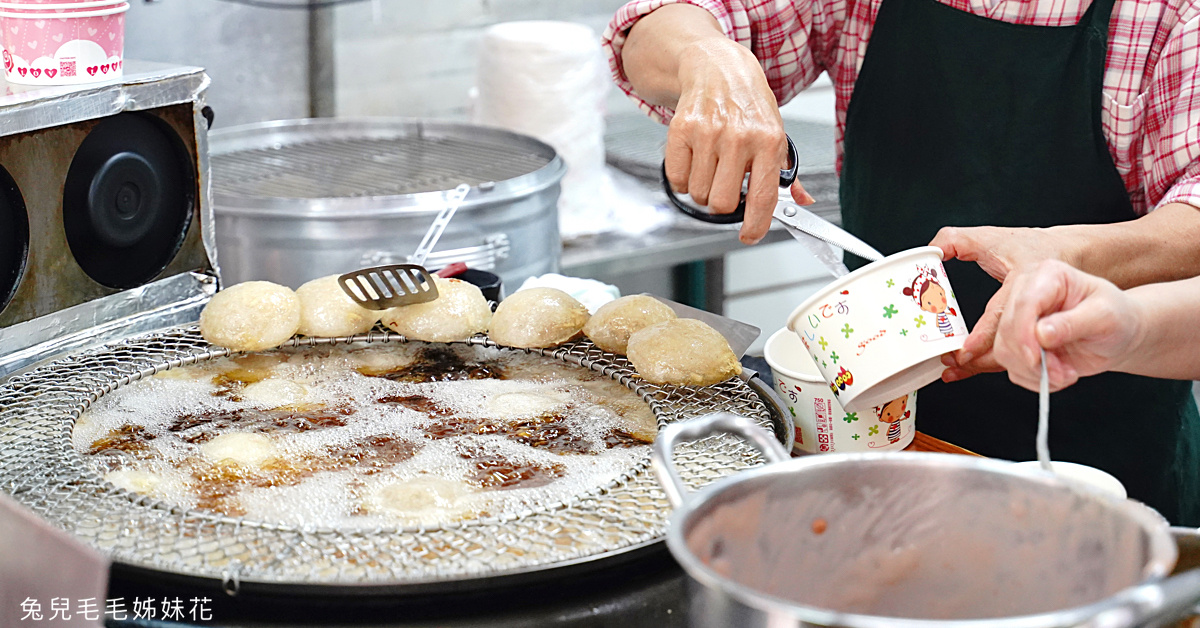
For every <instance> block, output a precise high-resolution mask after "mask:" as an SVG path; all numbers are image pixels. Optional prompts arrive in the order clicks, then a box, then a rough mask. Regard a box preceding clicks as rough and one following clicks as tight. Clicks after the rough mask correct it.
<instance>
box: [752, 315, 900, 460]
mask: <svg viewBox="0 0 1200 628" xmlns="http://www.w3.org/2000/svg"><path fill="white" fill-rule="evenodd" d="M763 357H764V358H766V360H767V364H769V365H770V366H771V371H772V372H773V373H774V375H775V382H774V383H775V390H776V391H778V392H779V395H780V398H781V399H782V400H783V402H784V404H785V405H786V406H787V410H788V412H790V413H791V415H792V418H793V419H794V422H795V424H796V443H795V445H794V446H793V449H792V451H793V452H795V453H797V454H800V453H826V452H854V451H892V450H900V449H904V448H905V447H907V446H908V444H909V443H911V442H912V439H913V437H914V436H915V435H916V429H915V426H914V421H913V414H914V412H915V409H916V403H917V402H916V392H912V393H909V394H907V395H904V396H903V397H900V398H899V399H893V400H891V401H889V402H887V403H886V404H884V405H883V406H880V407H878V408H873V409H868V410H867V411H865V412H862V413H857V412H851V411H847V410H846V409H845V408H843V407H842V406H841V404H839V403H838V401H837V398H836V396H835V395H834V394H833V393H832V391H831V390H830V388H829V385H828V384H826V383H825V381H824V380H823V379H821V373H820V371H818V370H817V367H816V365H814V364H813V363H812V360H811V359H810V358H809V356H808V355H807V351H806V350H805V348H804V344H803V343H802V342H801V341H800V339H799V338H798V337H797V336H796V334H794V333H792V332H791V331H789V330H788V329H781V330H779V331H777V332H775V333H774V334H773V335H772V336H771V337H770V339H768V340H767V344H766V346H764V347H763ZM885 417H886V418H885ZM876 419H878V420H876ZM880 422H882V424H881V423H880ZM902 425H903V428H902Z"/></svg>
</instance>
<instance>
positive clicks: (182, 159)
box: [63, 113, 195, 288]
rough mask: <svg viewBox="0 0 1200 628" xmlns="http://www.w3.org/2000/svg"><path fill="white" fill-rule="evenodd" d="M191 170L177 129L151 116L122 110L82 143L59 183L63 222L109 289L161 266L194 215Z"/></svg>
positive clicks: (79, 254)
mask: <svg viewBox="0 0 1200 628" xmlns="http://www.w3.org/2000/svg"><path fill="white" fill-rule="evenodd" d="M194 201H195V176H194V171H193V169H192V162H191V159H190V158H189V157H188V154H187V151H186V150H185V148H184V146H183V144H182V142H181V141H180V140H179V138H178V137H177V136H176V135H175V132H174V131H173V130H171V129H170V127H168V126H167V125H166V124H164V123H163V122H161V121H160V120H158V119H157V118H154V117H151V116H147V115H142V114H136V113H122V114H119V115H116V116H113V117H111V118H107V119H105V120H104V121H102V122H100V123H99V124H97V125H96V127H95V128H94V129H92V132H91V133H89V134H88V136H87V138H85V139H84V140H83V143H82V144H80V146H79V150H78V151H77V152H76V153H75V158H74V159H73V160H72V161H71V169H70V170H69V171H68V172H67V182H66V185H64V186H63V228H64V229H65V230H66V232H67V243H68V244H69V245H70V246H71V253H72V254H74V255H75V260H76V261H77V262H79V265H80V267H82V268H83V270H84V271H85V272H86V273H87V274H88V276H90V277H91V278H92V279H95V280H96V281H97V282H99V283H102V284H104V285H106V286H109V287H111V288H133V287H136V286H140V285H142V284H144V283H146V282H147V281H149V280H150V279H153V278H154V276H155V275H157V274H158V273H160V272H162V270H163V269H164V268H166V266H167V264H169V263H170V261H171V258H173V257H174V256H175V253H177V252H178V251H179V247H180V246H182V244H183V238H184V235H185V234H186V233H187V229H188V225H189V224H190V222H191V218H192V207H193V203H194Z"/></svg>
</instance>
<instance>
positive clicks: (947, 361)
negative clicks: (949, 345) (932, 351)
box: [942, 353, 958, 366]
mask: <svg viewBox="0 0 1200 628" xmlns="http://www.w3.org/2000/svg"><path fill="white" fill-rule="evenodd" d="M942 366H958V362H957V361H955V359H954V354H953V353H946V354H943V355H942Z"/></svg>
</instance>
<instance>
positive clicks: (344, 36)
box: [334, 0, 624, 119]
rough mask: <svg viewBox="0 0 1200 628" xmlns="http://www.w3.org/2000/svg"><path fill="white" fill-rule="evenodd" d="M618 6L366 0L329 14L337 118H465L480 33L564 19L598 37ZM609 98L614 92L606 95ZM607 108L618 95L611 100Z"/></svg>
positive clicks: (596, 1) (566, 1)
mask: <svg viewBox="0 0 1200 628" xmlns="http://www.w3.org/2000/svg"><path fill="white" fill-rule="evenodd" d="M623 3H624V1H623V0H440V1H434V2H430V1H428V0H372V1H371V2H359V3H351V4H348V5H344V6H341V7H338V8H337V9H336V11H335V17H334V22H335V27H334V29H335V33H336V39H335V45H334V58H335V62H334V63H335V75H336V79H335V80H336V103H337V105H336V106H337V115H339V116H412V117H436V118H453V119H465V118H466V117H467V105H468V103H467V93H468V90H469V89H470V88H471V87H472V85H474V81H475V76H474V75H475V54H476V46H477V44H478V41H479V37H480V35H481V34H482V32H483V29H484V28H486V27H487V26H490V25H492V24H495V23H497V22H505V21H511V20H566V21H572V22H579V23H582V24H586V25H588V26H590V27H592V28H593V29H594V30H595V31H596V34H597V36H599V34H600V33H601V32H602V31H603V30H604V27H605V26H606V25H607V24H608V21H609V19H610V18H611V17H612V14H613V13H614V12H615V11H616V10H617V8H618V7H620V6H621V5H622V4H623ZM612 91H613V92H616V90H615V89H614V90H612ZM610 96H611V100H610V102H611V103H612V105H613V106H622V104H621V103H620V100H621V99H623V96H620V95H619V94H615V93H614V94H610Z"/></svg>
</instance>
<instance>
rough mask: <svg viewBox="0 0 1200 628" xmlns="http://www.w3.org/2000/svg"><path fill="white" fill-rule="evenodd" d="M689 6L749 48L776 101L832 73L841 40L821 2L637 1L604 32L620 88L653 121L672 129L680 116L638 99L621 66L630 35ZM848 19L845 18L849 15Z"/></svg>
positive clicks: (768, 0) (731, 0)
mask: <svg viewBox="0 0 1200 628" xmlns="http://www.w3.org/2000/svg"><path fill="white" fill-rule="evenodd" d="M677 3H685V4H691V5H694V6H698V7H700V8H702V9H705V10H706V11H708V12H709V13H711V14H712V15H713V17H714V18H716V20H717V23H718V24H720V26H721V30H722V31H724V32H725V36H726V37H729V38H730V39H732V40H734V41H736V42H738V43H739V44H742V45H743V46H746V47H747V48H749V49H750V50H751V52H753V53H754V56H755V57H757V58H758V60H759V63H761V64H762V66H763V72H764V73H765V74H766V77H767V82H768V83H769V84H770V86H771V91H773V92H774V93H775V98H776V100H778V101H779V103H780V104H783V103H785V102H787V101H789V100H791V98H792V97H793V96H795V95H796V94H797V93H798V92H799V91H800V90H802V89H804V88H805V87H808V86H809V85H811V84H812V82H813V81H815V80H816V79H817V77H818V76H820V74H821V72H822V71H823V70H824V69H825V68H826V67H827V64H826V63H825V62H824V61H825V58H826V57H827V56H828V55H831V54H832V52H833V51H832V48H833V46H832V44H833V41H834V37H835V36H836V35H835V34H834V33H833V31H834V29H835V28H837V27H838V26H839V25H836V24H835V23H834V22H835V19H834V16H832V15H826V14H823V13H822V12H821V6H819V3H818V2H817V1H816V0H792V1H791V2H787V1H779V0H633V1H632V2H629V3H628V4H626V5H625V6H623V7H621V8H620V9H619V10H617V14H616V15H615V16H614V17H613V19H612V22H610V23H609V25H608V28H607V29H606V30H605V31H604V37H603V45H604V50H605V53H606V54H607V55H608V63H609V67H610V68H611V70H612V74H613V79H614V80H615V81H616V84H617V87H619V88H621V90H622V91H624V92H625V93H626V94H627V95H628V96H629V97H630V99H632V100H633V102H634V103H635V104H637V106H638V108H639V109H641V110H642V111H644V112H646V113H647V114H648V115H649V116H650V117H651V118H653V119H655V120H657V121H659V122H662V123H664V124H665V123H668V122H670V120H671V117H672V116H673V115H674V112H673V111H671V110H670V109H668V108H666V107H659V106H655V105H651V104H650V103H647V102H646V101H644V100H642V99H641V98H639V97H638V96H637V94H636V93H635V92H634V90H633V85H631V84H630V83H629V79H628V78H627V77H626V76H625V69H624V68H623V67H622V65H621V50H622V48H623V47H624V45H625V37H626V36H627V35H628V33H629V29H630V28H632V27H633V24H634V23H635V22H637V21H638V19H640V18H641V17H642V16H643V15H646V14H648V13H650V12H651V11H654V10H655V9H658V8H659V7H662V6H664V5H667V4H677ZM843 13H844V12H843Z"/></svg>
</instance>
